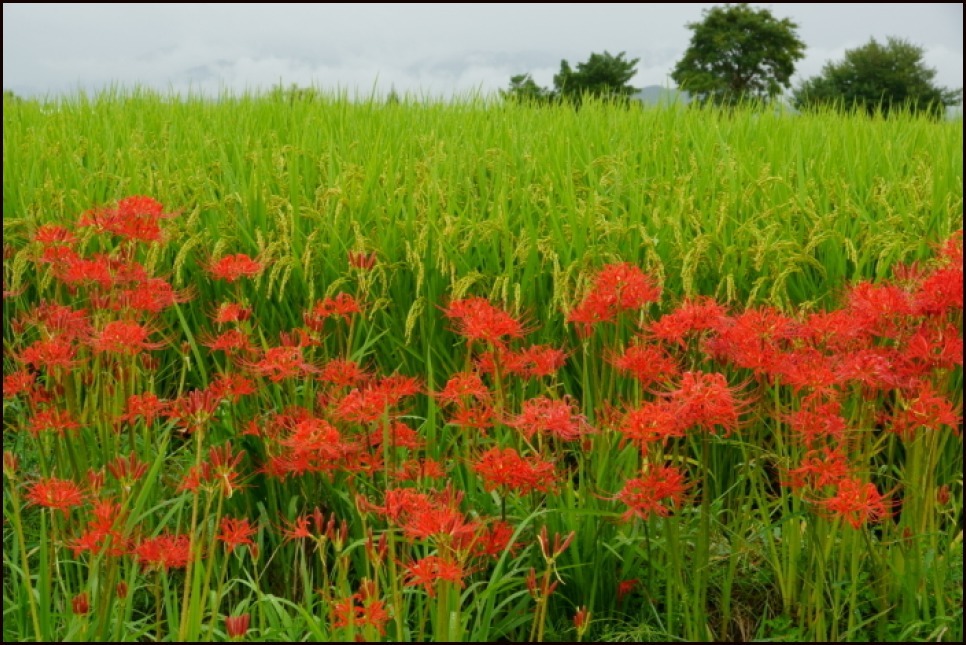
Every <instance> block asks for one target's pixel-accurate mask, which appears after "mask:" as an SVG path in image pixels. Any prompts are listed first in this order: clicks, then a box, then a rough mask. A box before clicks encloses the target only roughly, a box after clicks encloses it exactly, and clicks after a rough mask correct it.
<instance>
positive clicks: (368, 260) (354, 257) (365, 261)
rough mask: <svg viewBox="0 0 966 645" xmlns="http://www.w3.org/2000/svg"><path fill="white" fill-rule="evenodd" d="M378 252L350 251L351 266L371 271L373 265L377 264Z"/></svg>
mask: <svg viewBox="0 0 966 645" xmlns="http://www.w3.org/2000/svg"><path fill="white" fill-rule="evenodd" d="M377 259H378V256H376V252H375V251H373V252H372V253H364V252H362V251H349V266H350V267H353V268H356V269H363V270H365V271H369V270H370V269H372V267H374V266H376V260H377Z"/></svg>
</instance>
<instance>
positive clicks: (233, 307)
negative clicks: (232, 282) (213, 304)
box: [214, 302, 252, 325]
mask: <svg viewBox="0 0 966 645" xmlns="http://www.w3.org/2000/svg"><path fill="white" fill-rule="evenodd" d="M251 315H252V310H251V309H250V308H249V307H245V306H243V305H241V304H239V303H237V302H223V303H221V306H219V307H218V311H216V312H215V315H214V321H215V323H217V324H219V325H225V324H228V323H236V322H242V321H245V320H248V319H249V318H250V317H251Z"/></svg>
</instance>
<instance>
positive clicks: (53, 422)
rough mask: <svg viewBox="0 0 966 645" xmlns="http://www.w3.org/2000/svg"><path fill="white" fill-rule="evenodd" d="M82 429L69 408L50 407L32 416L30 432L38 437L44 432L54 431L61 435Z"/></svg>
mask: <svg viewBox="0 0 966 645" xmlns="http://www.w3.org/2000/svg"><path fill="white" fill-rule="evenodd" d="M79 429H80V424H79V423H77V422H76V421H74V418H73V417H72V416H71V414H70V412H69V411H67V410H56V409H53V408H48V409H46V410H38V411H37V412H36V413H35V414H34V415H33V416H32V417H30V426H29V427H28V430H30V434H32V435H33V436H35V437H37V436H39V435H40V433H42V432H54V433H56V434H58V435H60V436H62V437H63V436H65V435H66V434H67V433H68V432H74V431H76V430H79Z"/></svg>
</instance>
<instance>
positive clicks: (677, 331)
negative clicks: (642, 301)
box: [646, 297, 726, 347]
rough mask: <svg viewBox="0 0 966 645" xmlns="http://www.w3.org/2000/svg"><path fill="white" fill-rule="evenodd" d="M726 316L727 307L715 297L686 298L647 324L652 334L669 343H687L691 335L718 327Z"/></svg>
mask: <svg viewBox="0 0 966 645" xmlns="http://www.w3.org/2000/svg"><path fill="white" fill-rule="evenodd" d="M725 318H726V311H725V308H724V307H723V306H722V305H720V304H718V303H717V302H716V301H715V300H714V298H708V297H701V298H695V299H693V300H685V301H684V302H682V303H681V304H679V305H678V307H677V309H675V310H674V311H672V312H671V313H668V314H665V315H664V316H662V317H661V318H660V319H659V320H655V321H654V322H651V323H650V324H648V325H647V327H646V331H647V333H648V334H649V335H650V336H653V337H655V338H657V339H659V340H663V341H665V342H668V343H673V344H677V345H681V346H682V347H683V346H684V345H685V342H686V339H687V337H688V336H689V335H692V334H695V333H700V332H704V331H709V330H713V329H717V328H718V326H719V325H721V324H722V322H723V321H724V319H725Z"/></svg>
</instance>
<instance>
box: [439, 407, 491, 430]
mask: <svg viewBox="0 0 966 645" xmlns="http://www.w3.org/2000/svg"><path fill="white" fill-rule="evenodd" d="M495 418H496V411H495V410H494V409H493V406H491V405H489V404H486V403H480V404H477V405H473V406H463V405H459V406H457V408H456V410H455V411H453V412H452V413H451V414H450V415H449V417H448V418H447V419H446V423H448V424H450V425H452V426H456V427H459V428H474V429H476V430H487V429H489V428H492V427H493V420H494V419H495Z"/></svg>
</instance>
